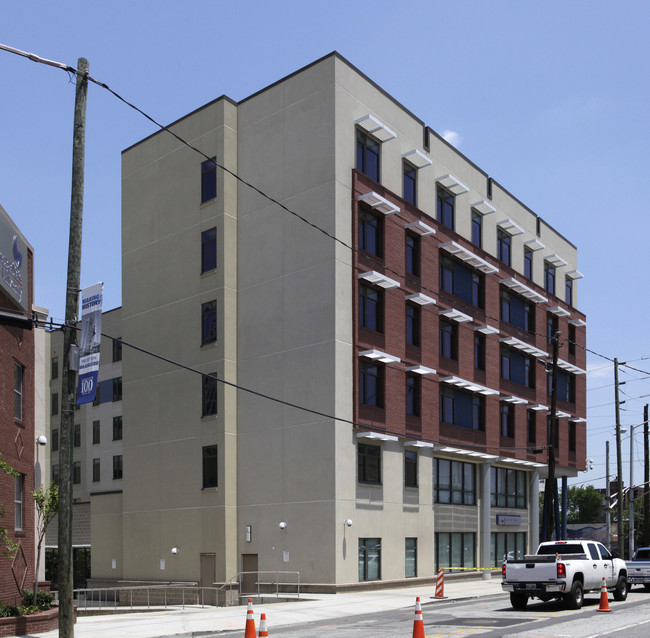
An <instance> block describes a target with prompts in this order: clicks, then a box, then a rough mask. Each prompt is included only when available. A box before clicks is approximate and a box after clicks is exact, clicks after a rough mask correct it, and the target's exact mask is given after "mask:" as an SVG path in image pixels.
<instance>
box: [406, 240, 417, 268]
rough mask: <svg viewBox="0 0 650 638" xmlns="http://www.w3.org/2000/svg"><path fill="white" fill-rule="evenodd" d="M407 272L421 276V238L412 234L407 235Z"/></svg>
mask: <svg viewBox="0 0 650 638" xmlns="http://www.w3.org/2000/svg"><path fill="white" fill-rule="evenodd" d="M406 272H407V273H408V274H409V275H413V276H414V277H419V276H420V238H419V237H416V236H415V235H411V233H407V234H406Z"/></svg>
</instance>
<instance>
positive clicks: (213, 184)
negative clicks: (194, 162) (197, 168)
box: [201, 156, 217, 204]
mask: <svg viewBox="0 0 650 638" xmlns="http://www.w3.org/2000/svg"><path fill="white" fill-rule="evenodd" d="M216 162H217V158H216V156H215V157H211V158H210V159H207V160H205V161H204V162H201V203H202V204H204V203H205V202H209V201H210V200H211V199H214V198H215V197H216V196H217V164H216Z"/></svg>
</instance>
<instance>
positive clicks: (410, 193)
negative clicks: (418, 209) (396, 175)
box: [402, 160, 418, 206]
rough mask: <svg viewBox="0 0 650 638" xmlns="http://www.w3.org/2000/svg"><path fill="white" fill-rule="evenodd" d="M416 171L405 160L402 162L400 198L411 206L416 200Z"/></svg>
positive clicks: (415, 204) (415, 203) (414, 204)
mask: <svg viewBox="0 0 650 638" xmlns="http://www.w3.org/2000/svg"><path fill="white" fill-rule="evenodd" d="M417 193H418V169H417V168H416V167H415V166H413V164H411V162H408V161H406V160H402V197H403V198H404V200H405V201H407V202H408V203H409V204H412V205H413V206H417V199H418V195H417Z"/></svg>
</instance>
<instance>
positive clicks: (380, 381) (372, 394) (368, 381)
mask: <svg viewBox="0 0 650 638" xmlns="http://www.w3.org/2000/svg"><path fill="white" fill-rule="evenodd" d="M359 401H360V403H361V404H362V405H370V406H373V407H376V408H383V407H384V368H383V367H382V366H378V365H376V364H374V363H370V362H366V361H362V362H361V363H360V364H359Z"/></svg>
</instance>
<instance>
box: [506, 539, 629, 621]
mask: <svg viewBox="0 0 650 638" xmlns="http://www.w3.org/2000/svg"><path fill="white" fill-rule="evenodd" d="M501 575H502V580H501V586H502V588H503V589H504V590H505V591H509V592H510V604H511V605H512V606H513V607H514V608H515V609H524V608H525V607H526V605H527V604H528V600H529V598H539V599H540V600H543V601H547V600H551V599H553V598H561V599H563V600H564V601H565V602H566V604H567V606H568V607H569V608H570V609H580V607H582V602H583V599H584V593H585V592H588V591H598V592H599V591H600V590H601V588H602V584H603V578H605V583H606V585H607V589H608V590H610V591H612V590H613V592H614V599H615V600H625V599H626V598H627V569H626V566H625V562H624V561H623V560H621V559H620V558H614V557H613V556H612V555H611V554H610V553H609V551H608V550H607V548H606V547H605V546H604V545H602V544H601V543H597V542H595V541H548V542H546V543H541V544H540V546H539V548H538V549H537V554H534V555H531V556H524V558H523V559H515V560H512V559H508V560H506V561H505V562H504V563H503V567H502V569H501Z"/></svg>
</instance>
